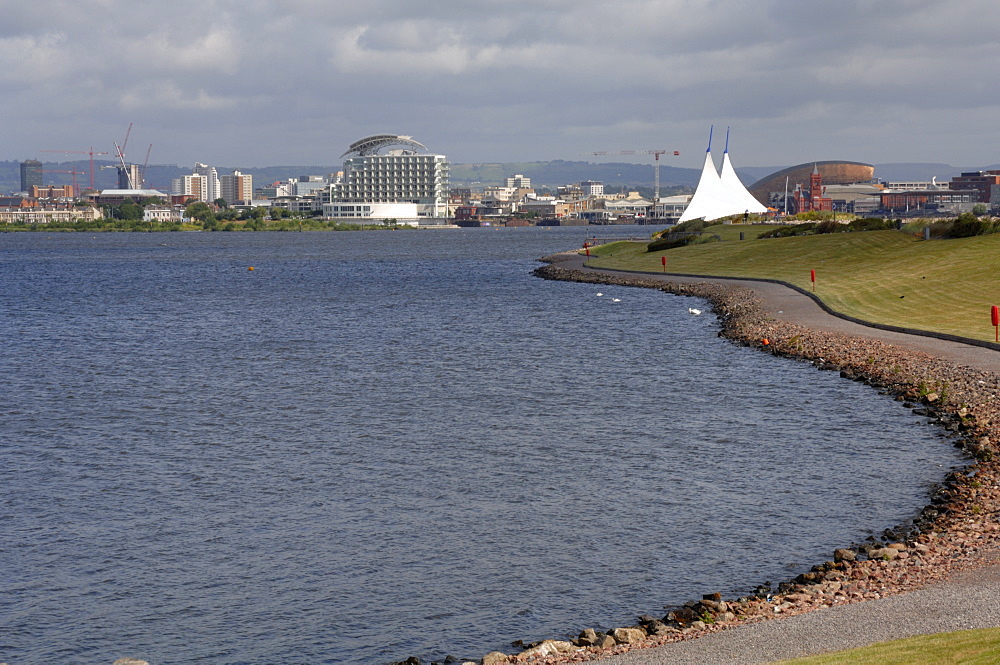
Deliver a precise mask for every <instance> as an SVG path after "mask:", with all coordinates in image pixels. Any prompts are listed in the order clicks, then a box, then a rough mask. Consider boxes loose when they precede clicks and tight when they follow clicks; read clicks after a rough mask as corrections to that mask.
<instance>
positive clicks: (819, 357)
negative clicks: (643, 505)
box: [481, 251, 1000, 665]
mask: <svg viewBox="0 0 1000 665" xmlns="http://www.w3.org/2000/svg"><path fill="white" fill-rule="evenodd" d="M541 261H543V262H546V263H547V265H545V266H542V267H539V268H537V269H536V270H535V272H534V274H535V275H536V276H538V277H541V278H544V279H553V280H562V281H574V282H586V283H594V284H615V285H621V286H633V287H641V288H656V289H660V290H663V291H666V292H668V293H673V294H677V295H689V296H695V297H700V298H703V299H706V300H708V301H709V303H711V307H712V310H713V312H714V313H715V314H716V315H717V316H718V317H719V320H720V322H721V324H722V331H721V332H720V333H719V334H720V336H723V337H726V338H728V339H730V340H731V341H732V342H734V343H736V344H740V345H743V346H750V347H753V348H756V349H758V350H760V351H761V352H765V353H772V354H774V355H778V356H784V357H788V358H792V359H798V360H802V361H808V362H811V363H812V364H814V365H815V366H816V367H817V368H818V369H819V370H827V371H839V372H840V374H841V376H842V377H844V378H848V379H851V380H856V381H864V382H865V383H868V384H869V385H872V386H874V387H876V388H877V389H878V390H879V391H880V392H884V393H886V394H889V395H891V396H893V397H894V398H895V399H897V400H898V401H903V402H905V403H907V404H908V405H909V406H910V407H911V408H912V409H913V411H914V413H915V414H917V415H922V416H927V417H928V418H930V419H931V420H932V422H933V423H934V424H936V425H938V426H939V427H941V428H942V429H943V430H944V431H945V433H947V434H948V435H949V436H952V437H953V439H954V445H956V446H957V447H961V448H963V449H964V450H965V451H966V452H967V453H968V454H969V455H970V456H971V457H972V460H971V463H970V465H969V466H968V467H966V468H965V469H964V471H963V472H961V473H959V472H951V473H949V474H948V475H947V477H946V478H945V479H944V481H943V484H942V486H941V487H940V489H938V490H937V491H936V492H935V493H934V495H933V496H932V497H931V502H930V503H929V504H928V505H927V506H925V507H924V509H923V510H922V511H921V512H920V514H919V516H918V517H917V518H916V519H915V520H914V522H913V524H912V525H901V526H900V527H898V528H896V529H887V530H886V532H885V533H883V538H882V539H881V540H880V541H873V542H868V543H866V544H864V545H862V546H861V547H859V548H856V549H854V550H851V549H848V548H847V547H846V546H845V547H844V548H842V549H838V550H836V552H835V553H831V556H832V559H833V560H831V561H828V562H824V563H820V564H817V565H816V566H814V567H813V569H812V570H811V571H810V572H809V573H804V574H803V575H799V576H798V577H797V578H795V579H794V580H788V581H785V582H782V583H781V584H779V585H777V587H776V588H774V589H773V590H772V589H765V588H763V587H761V588H759V590H760V593H759V594H758V595H755V596H752V597H742V598H740V599H736V600H731V601H725V600H722V599H721V598H720V597H719V595H718V594H713V593H706V595H705V596H704V597H703V598H702V599H701V600H695V601H691V602H689V603H686V604H685V606H683V607H680V608H677V609H675V610H673V611H671V612H668V613H667V614H666V616H664V617H662V618H659V617H649V616H643V617H639V620H638V621H637V623H636V624H634V625H631V626H623V627H621V628H616V629H613V630H608V631H605V632H602V633H597V632H596V631H584V632H583V633H581V634H580V636H578V637H577V638H576V639H574V640H573V641H567V640H543V641H541V642H537V643H532V644H529V645H525V646H526V647H527V648H526V649H525V650H524V651H523V652H521V653H518V654H504V653H500V652H494V653H491V654H488V655H487V656H485V657H484V658H483V659H482V661H481V662H482V663H483V665H496V664H498V663H517V662H527V663H538V664H545V665H555V664H560V663H568V662H585V661H595V660H601V661H603V662H606V663H622V664H625V663H635V664H637V665H638V664H640V663H642V664H653V663H671V662H691V660H690V659H697V661H698V662H703V663H711V662H719V663H765V662H771V661H773V660H777V659H781V658H791V657H796V656H800V655H808V654H812V653H820V652H823V651H829V650H837V649H841V648H848V646H860V645H864V644H871V643H874V642H877V641H883V640H884V639H892V636H896V635H898V636H899V637H904V636H909V635H912V634H921V633H926V632H941V631H942V630H947V629H948V626H950V625H953V624H948V623H941V622H933V621H925V623H924V624H921V625H918V626H914V628H913V629H912V630H911V631H910V632H907V631H906V630H904V629H903V628H898V629H897V630H895V632H893V631H892V626H893V622H892V621H888V620H887V619H886V618H885V616H884V612H885V611H886V608H889V609H888V611H890V612H893V611H895V612H896V614H899V613H900V612H903V614H904V615H905V614H906V610H905V609H904V610H899V609H896V610H893V609H892V608H893V606H894V605H898V604H900V603H904V602H905V603H909V604H911V605H912V604H913V602H916V603H918V604H919V603H920V602H923V601H925V599H926V598H927V597H928V596H930V597H931V598H934V597H935V596H934V593H935V592H937V593H944V594H945V597H946V598H948V599H949V602H954V594H955V593H956V589H961V591H960V593H962V594H963V597H964V598H967V599H970V598H981V594H982V592H984V591H989V593H990V594H992V595H991V596H990V595H987V596H986V597H987V598H989V597H992V598H997V594H1000V523H998V521H1000V520H998V517H1000V448H998V445H1000V353H998V352H997V351H998V350H1000V347H996V345H993V344H966V343H964V342H965V341H968V340H961V341H959V340H955V339H948V338H941V337H937V336H934V337H930V336H926V335H914V334H910V333H906V332H902V331H901V330H900V329H892V328H889V329H886V327H878V328H873V327H870V326H866V325H863V324H862V323H861V322H859V321H858V320H856V319H854V320H850V319H845V318H842V317H840V316H839V315H834V314H831V313H830V312H828V311H824V310H823V308H822V307H821V306H820V304H818V303H817V302H816V301H815V300H814V299H813V298H812V296H811V295H810V294H807V293H803V292H797V290H795V289H792V288H790V287H788V286H787V285H783V284H780V283H774V282H771V283H768V282H758V281H756V280H742V279H732V278H718V279H717V278H705V277H697V276H688V275H671V274H665V275H660V274H659V273H636V272H626V271H610V270H601V269H594V268H589V267H587V266H586V265H585V263H584V260H583V257H582V256H580V255H579V253H578V252H577V251H571V252H564V253H561V254H556V255H552V256H549V257H544V258H542V259H541ZM769 284H770V285H769ZM777 289H780V290H783V292H782V291H779V290H777ZM789 294H791V295H789ZM706 591H710V590H706ZM907 592H913V593H907ZM974 592H980V595H978V596H977V595H976V593H974ZM930 602H931V606H932V607H933V608H934V609H932V610H928V611H925V612H924V615H928V612H929V613H930V615H934V616H937V615H941V614H944V613H946V611H944V610H943V609H942V608H939V607H937V606H936V604H935V601H933V600H931V601H930ZM956 607H957V605H956ZM978 607H980V608H985V609H982V611H981V612H980V613H979V614H980V616H979V620H980V621H982V620H984V621H985V623H986V625H989V626H1000V603H996V602H993V603H989V602H986V603H982V602H981V603H979V605H978ZM963 608H964V606H963ZM911 609H912V608H911ZM816 610H823V611H821V612H817V611H816ZM869 610H870V611H869ZM845 611H846V612H847V613H849V616H852V617H854V618H853V619H849V621H850V622H852V625H855V626H861V625H865V621H864V619H863V617H861V616H860V615H861V614H865V613H867V614H872V613H874V615H875V616H877V617H878V618H877V619H876V620H875V621H874V622H873V623H871V622H870V625H868V628H867V629H864V630H846V631H845V630H844V627H843V625H841V624H838V623H837V622H835V621H833V622H831V621H830V619H831V618H833V617H834V615H843V614H844V613H845ZM914 611H915V610H914ZM976 611H977V610H975V609H971V610H970V609H968V608H965V609H963V612H962V613H959V616H958V619H959V624H958V627H957V628H951V629H956V630H957V629H959V628H962V627H971V626H972V625H977V626H978V625H980V624H979V623H977V621H976V620H973V619H974V617H973V618H970V617H968V616H965V615H966V614H968V613H969V612H972V613H973V614H974V613H975V612H976ZM918 614H919V613H918ZM778 617H788V618H787V619H786V620H784V621H781V622H775V621H770V620H771V619H774V618H778ZM911 618H913V617H911V616H904V617H903V619H904V621H902V625H903V626H906V625H911V624H913V623H914V622H913V621H911V620H910V619H911ZM917 618H918V619H919V617H917ZM924 618H925V619H926V616H925V617H924ZM817 621H818V622H819V623H823V624H829V625H830V626H839V632H840V634H841V636H844V635H843V634H844V633H849V635H846V637H848V638H849V639H847V641H846V644H845V640H837V639H834V636H827V638H825V639H820V640H816V639H815V638H816V637H817V636H818V635H820V634H821V633H822V632H823V631H821V630H820V626H818V625H817ZM802 624H805V625H809V626H811V627H810V628H809V629H808V630H807V631H806V632H801V628H799V626H800V625H802ZM786 627H787V628H786ZM879 628H882V629H886V630H889V632H888V633H887V634H888V635H890V636H889V637H886V636H885V634H886V632H885V630H882V631H881V632H880V630H879ZM921 628H929V629H924V630H921ZM754 631H757V632H758V633H760V634H759V635H758V636H757V637H754ZM775 631H777V632H778V633H787V635H786V636H785V637H786V638H788V639H781V637H780V635H777V634H776V632H775ZM696 638H697V639H696ZM727 644H728V646H727ZM734 644H735V645H738V646H735V647H734V646H732V645H734ZM715 656H718V658H717V659H715Z"/></svg>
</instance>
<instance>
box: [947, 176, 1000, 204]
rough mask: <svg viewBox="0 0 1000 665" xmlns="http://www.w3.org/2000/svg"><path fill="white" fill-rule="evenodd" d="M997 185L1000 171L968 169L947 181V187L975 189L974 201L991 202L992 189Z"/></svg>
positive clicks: (999, 181)
mask: <svg viewBox="0 0 1000 665" xmlns="http://www.w3.org/2000/svg"><path fill="white" fill-rule="evenodd" d="M998 186H1000V171H969V172H967V173H963V174H961V175H957V176H954V177H952V179H951V182H950V183H948V189H952V190H956V191H965V190H974V191H976V192H977V198H976V203H991V199H992V192H993V189H994V188H995V187H998Z"/></svg>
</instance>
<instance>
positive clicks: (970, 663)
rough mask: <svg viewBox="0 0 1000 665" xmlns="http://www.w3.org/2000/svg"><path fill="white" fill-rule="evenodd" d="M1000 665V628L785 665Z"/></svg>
mask: <svg viewBox="0 0 1000 665" xmlns="http://www.w3.org/2000/svg"><path fill="white" fill-rule="evenodd" d="M998 662H1000V628H985V629H981V630H963V631H958V632H954V633H938V634H935V635H919V636H917V637H911V638H908V639H905V640H896V641H893V642H882V643H880V644H874V645H872V646H870V647H864V648H861V649H852V650H850V651H840V652H837V653H831V654H826V655H822V656H810V657H807V658H796V659H795V660H785V661H781V665H834V664H836V665H932V664H933V665H959V664H961V665H987V664H994V663H998Z"/></svg>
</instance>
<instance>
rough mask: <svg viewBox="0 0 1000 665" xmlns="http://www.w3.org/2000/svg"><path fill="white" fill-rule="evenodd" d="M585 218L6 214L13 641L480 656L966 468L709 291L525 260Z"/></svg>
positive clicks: (206, 658) (36, 645)
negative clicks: (511, 223) (138, 230)
mask: <svg viewBox="0 0 1000 665" xmlns="http://www.w3.org/2000/svg"><path fill="white" fill-rule="evenodd" d="M625 231H626V232H636V233H641V234H647V233H648V232H649V228H648V227H646V228H640V229H626V230H625ZM588 232H592V230H591V229H583V228H557V229H545V228H533V229H462V230H435V231H412V232H409V231H407V232H404V231H399V232H357V233H173V234H98V235H87V234H44V233H36V234H3V235H2V236H0V339H2V340H3V342H2V344H3V351H2V359H3V360H2V365H3V371H2V377H0V395H2V401H0V461H2V465H0V487H2V488H3V489H2V492H0V584H2V588H0V661H4V662H8V663H11V664H12V665H13V664H15V663H17V664H19V665H20V664H24V663H29V664H30V663H41V662H61V663H111V662H112V661H113V660H115V659H116V658H119V657H122V656H127V655H132V656H137V657H141V658H144V659H146V660H148V661H150V662H151V663H153V665H171V664H175V663H178V664H179V663H212V664H223V663H227V664H228V663H307V662H308V663H387V662H389V661H391V660H396V659H402V658H405V657H407V656H411V655H416V656H419V657H421V658H423V659H425V660H428V659H434V658H443V657H444V656H445V655H446V654H453V655H455V656H459V657H467V658H478V657H481V656H482V655H483V654H485V653H487V652H488V651H492V650H497V649H499V650H508V651H510V650H511V649H510V647H509V643H510V642H511V640H514V639H525V640H530V639H540V638H554V637H561V636H566V635H569V634H571V633H575V632H578V631H579V630H581V629H582V628H586V627H598V628H600V627H610V626H616V625H626V624H628V623H631V622H632V621H633V620H634V617H635V616H636V615H637V614H641V613H647V612H648V613H652V614H662V613H663V607H664V606H665V605H671V604H679V603H683V602H685V601H687V600H692V599H697V598H700V596H701V594H702V593H707V592H713V591H718V592H721V593H723V595H725V596H736V595H743V594H746V593H748V592H749V590H750V589H751V588H753V587H754V586H756V585H758V584H760V583H761V582H763V581H765V580H773V581H775V582H777V581H778V580H784V579H788V578H790V577H793V576H794V575H796V574H798V573H801V572H804V571H805V570H808V568H809V567H810V566H812V565H813V564H815V563H818V562H820V561H824V560H827V559H829V558H830V555H831V553H832V550H833V548H835V547H841V546H845V545H847V544H849V543H851V542H854V541H860V540H862V539H864V538H865V537H866V536H868V535H870V534H873V533H879V532H881V530H883V529H885V528H887V527H891V526H894V525H896V524H898V523H900V522H904V521H906V520H907V519H908V518H910V517H911V516H913V515H914V514H915V512H916V511H917V510H918V509H919V508H920V507H921V506H922V505H923V504H924V503H926V501H927V498H928V491H929V488H930V487H931V485H932V484H933V483H935V482H937V481H939V480H940V479H941V478H942V477H943V475H944V474H945V473H946V471H947V470H948V469H950V468H952V467H955V466H958V465H960V464H961V463H962V460H961V458H960V456H959V455H958V453H956V452H955V451H954V449H953V448H952V447H951V446H949V445H947V443H946V442H945V441H943V440H942V439H941V438H939V437H938V436H937V434H936V431H935V430H934V429H933V428H930V427H928V426H927V425H926V423H925V422H924V420H923V419H920V418H916V417H914V416H913V415H911V414H909V412H907V411H906V410H905V409H903V408H902V407H901V406H899V405H898V404H897V403H895V402H893V401H891V400H890V399H888V398H886V397H881V396H878V395H876V393H875V391H874V390H873V389H871V388H869V387H866V386H864V385H861V384H858V383H854V382H850V381H845V380H843V379H840V378H839V377H837V376H836V375H835V374H834V373H831V372H820V371H817V370H816V369H815V368H813V367H812V366H810V365H808V364H805V363H799V362H794V361H789V360H787V359H779V358H775V357H772V356H769V355H766V354H761V353H758V352H756V351H753V350H750V349H747V348H743V347H738V346H735V345H733V344H731V343H729V342H727V341H725V340H723V339H721V338H719V337H718V336H717V333H718V330H719V324H718V322H717V321H716V320H715V318H714V317H712V316H710V315H707V314H706V315H703V316H691V315H689V314H688V307H689V306H690V307H699V308H702V309H706V307H705V303H704V302H702V301H699V300H694V299H690V298H682V297H678V296H671V295H667V294H663V293H661V292H657V291H653V290H646V289H628V288H623V287H612V286H609V287H595V286H594V285H587V284H576V283H565V282H549V281H544V280H541V279H538V278H535V277H533V276H532V275H531V270H532V269H533V268H534V267H535V266H536V265H537V263H536V260H535V259H536V258H537V257H540V256H542V255H545V254H548V253H552V252H555V251H560V250H564V249H569V248H573V247H579V246H580V245H581V244H582V242H583V240H584V238H585V237H586V235H587V234H588ZM616 232H621V231H620V230H616ZM251 268H253V269H252V270H251ZM598 292H600V293H603V295H601V296H598V295H597V294H598Z"/></svg>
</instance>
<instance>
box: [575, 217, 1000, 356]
mask: <svg viewBox="0 0 1000 665" xmlns="http://www.w3.org/2000/svg"><path fill="white" fill-rule="evenodd" d="M718 228H719V227H711V228H709V229H706V231H705V232H706V233H715V232H716V229H718ZM743 228H744V229H749V228H753V227H743ZM761 228H763V227H761ZM740 229H741V227H740V226H729V227H728V228H723V231H724V232H725V233H727V234H732V233H734V232H735V237H736V238H739V231H740ZM591 254H592V255H595V256H594V258H592V259H591V262H590V265H591V266H593V267H599V268H600V267H603V268H619V269H626V270H640V271H647V272H661V271H662V270H663V268H662V265H661V257H663V256H666V257H667V272H673V273H684V274H693V275H706V276H720V277H751V278H767V279H778V280H782V281H785V282H789V283H791V284H795V285H797V286H800V287H802V288H805V289H810V290H811V289H812V284H811V282H810V271H811V270H815V271H816V284H815V291H816V295H817V296H819V297H820V298H822V299H823V301H824V302H826V303H827V304H828V305H829V306H830V307H831V308H833V309H834V310H836V311H839V312H842V313H844V314H849V315H851V316H856V317H858V318H861V319H864V320H866V321H872V322H876V323H884V324H891V325H898V326H905V327H909V328H917V329H921V330H930V331H936V332H944V333H950V334H954V335H961V336H963V337H970V338H973V339H981V340H989V341H992V340H993V339H994V328H993V326H992V324H991V321H990V307H991V306H992V305H1000V234H993V235H986V236H977V237H974V238H961V239H951V240H930V241H924V240H922V239H920V238H919V237H917V236H914V235H911V234H906V233H900V232H898V231H870V232H863V233H861V232H858V233H833V234H825V235H810V236H800V237H792V238H768V239H759V238H753V239H751V237H750V236H749V235H747V240H744V241H739V240H738V239H737V240H729V241H724V242H715V243H706V244H699V245H690V246H687V247H678V248H675V249H669V250H665V251H660V252H646V245H645V244H644V243H614V244H612V245H605V246H602V247H598V248H595V249H592V250H591Z"/></svg>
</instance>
